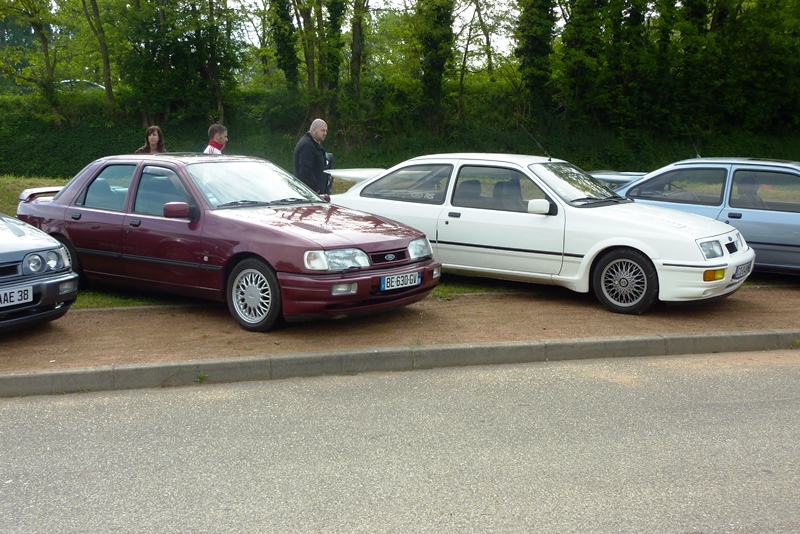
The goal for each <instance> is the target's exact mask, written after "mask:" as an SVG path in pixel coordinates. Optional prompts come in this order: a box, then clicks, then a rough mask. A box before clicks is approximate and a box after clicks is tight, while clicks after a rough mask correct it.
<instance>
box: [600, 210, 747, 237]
mask: <svg viewBox="0 0 800 534" xmlns="http://www.w3.org/2000/svg"><path fill="white" fill-rule="evenodd" d="M586 209H597V208H586ZM600 210H601V212H602V213H603V214H604V215H607V216H609V217H613V218H615V219H617V220H618V221H620V222H623V223H624V224H626V225H628V226H630V225H631V224H633V225H634V226H635V227H637V228H639V229H644V228H648V229H651V230H658V231H662V232H664V231H673V230H674V231H677V232H681V233H690V234H692V235H694V236H695V238H700V237H713V236H718V235H722V234H726V233H728V232H730V231H731V230H733V227H732V226H730V225H728V224H725V223H723V222H720V221H717V220H715V219H711V218H709V217H704V216H702V215H696V214H694V213H688V212H685V211H678V210H673V209H669V208H662V207H659V206H650V205H646V204H637V203H635V202H629V203H626V204H618V205H614V206H607V207H603V208H600Z"/></svg>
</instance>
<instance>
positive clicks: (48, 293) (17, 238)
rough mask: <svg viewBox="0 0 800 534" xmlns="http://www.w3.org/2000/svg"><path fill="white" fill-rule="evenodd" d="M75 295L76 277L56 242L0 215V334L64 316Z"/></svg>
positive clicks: (61, 248) (25, 225) (66, 257)
mask: <svg viewBox="0 0 800 534" xmlns="http://www.w3.org/2000/svg"><path fill="white" fill-rule="evenodd" d="M77 295H78V275H77V274H75V273H74V272H73V271H72V267H71V260H70V256H69V253H68V252H67V250H66V249H65V248H64V246H63V245H62V244H61V243H59V242H58V241H57V240H56V239H54V238H52V237H50V236H49V235H47V234H46V233H44V232H42V231H41V230H38V229H36V228H34V227H33V226H31V225H29V224H27V223H25V222H22V221H20V220H18V219H15V218H12V217H9V216H7V215H4V214H2V213H0V333H5V332H12V331H16V330H18V329H21V328H25V327H29V326H33V325H38V324H41V323H46V322H48V321H52V320H55V319H58V318H59V317H61V316H63V315H64V314H65V313H67V311H68V310H69V308H70V307H71V306H72V304H73V303H74V302H75V299H76V298H77Z"/></svg>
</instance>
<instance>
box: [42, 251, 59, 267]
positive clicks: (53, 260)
mask: <svg viewBox="0 0 800 534" xmlns="http://www.w3.org/2000/svg"><path fill="white" fill-rule="evenodd" d="M44 257H45V260H46V261H47V268H48V269H49V270H51V271H53V270H55V269H57V268H58V264H59V263H60V262H59V261H58V260H59V259H60V258H59V256H58V252H56V251H55V250H51V251H49V252H48V253H47V254H45V255H44Z"/></svg>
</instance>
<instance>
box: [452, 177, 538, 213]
mask: <svg viewBox="0 0 800 534" xmlns="http://www.w3.org/2000/svg"><path fill="white" fill-rule="evenodd" d="M535 198H546V197H545V194H544V191H542V190H541V189H540V188H539V186H537V185H536V184H535V183H534V182H533V181H532V180H531V179H530V178H528V177H527V176H526V175H524V174H523V173H521V172H519V171H517V170H515V169H505V168H501V167H482V166H464V167H462V168H461V170H460V171H459V173H458V178H457V180H456V189H455V192H454V194H453V206H460V207H467V208H483V209H491V210H500V211H517V212H526V211H528V209H527V206H528V200H532V199H535Z"/></svg>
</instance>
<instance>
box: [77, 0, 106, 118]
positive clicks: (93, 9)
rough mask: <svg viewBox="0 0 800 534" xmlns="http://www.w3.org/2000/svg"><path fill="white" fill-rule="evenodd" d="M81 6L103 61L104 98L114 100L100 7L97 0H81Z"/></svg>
mask: <svg viewBox="0 0 800 534" xmlns="http://www.w3.org/2000/svg"><path fill="white" fill-rule="evenodd" d="M81 5H82V6H83V13H84V15H85V16H86V21H87V22H88V23H89V28H91V30H92V34H94V36H95V38H96V39H97V44H98V47H99V49H100V57H101V58H102V61H103V86H105V88H106V99H107V100H108V101H109V102H111V103H113V102H114V91H113V90H112V87H111V57H110V55H109V52H108V41H107V39H106V32H105V29H104V27H103V26H104V25H103V21H102V20H101V18H100V8H99V7H98V6H97V0H88V4H87V0H81Z"/></svg>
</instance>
